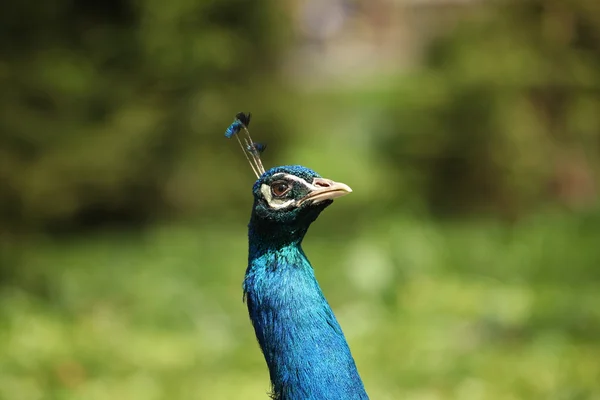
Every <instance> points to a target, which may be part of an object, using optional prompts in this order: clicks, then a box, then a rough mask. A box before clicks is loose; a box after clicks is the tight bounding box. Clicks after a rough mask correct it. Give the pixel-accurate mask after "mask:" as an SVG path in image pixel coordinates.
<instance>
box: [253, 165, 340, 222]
mask: <svg viewBox="0 0 600 400" xmlns="http://www.w3.org/2000/svg"><path fill="white" fill-rule="evenodd" d="M350 192H352V189H350V187H349V186H348V185H346V184H344V183H340V182H334V181H332V180H330V179H324V178H322V177H321V176H320V175H319V174H317V173H316V172H315V171H313V170H311V169H308V168H306V167H303V166H301V165H286V166H282V167H275V168H271V169H270V170H268V171H266V172H265V173H263V174H262V175H261V176H260V177H259V179H258V180H257V181H256V183H255V184H254V188H253V194H254V209H253V217H255V218H257V219H260V220H262V221H264V222H269V223H276V224H284V225H286V226H290V227H293V226H295V225H298V224H300V225H306V227H308V225H309V224H310V223H311V222H312V221H314V220H315V219H316V218H317V217H318V216H319V214H320V213H321V211H323V210H324V209H325V208H326V207H327V206H329V205H330V204H331V203H332V202H333V199H335V198H338V197H342V196H345V195H347V194H348V193H350Z"/></svg>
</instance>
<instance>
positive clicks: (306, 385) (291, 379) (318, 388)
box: [244, 238, 368, 400]
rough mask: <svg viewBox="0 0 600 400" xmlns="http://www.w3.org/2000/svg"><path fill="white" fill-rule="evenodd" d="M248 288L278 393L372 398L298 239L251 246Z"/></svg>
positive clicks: (288, 397) (287, 399) (283, 396)
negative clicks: (274, 245)
mask: <svg viewBox="0 0 600 400" xmlns="http://www.w3.org/2000/svg"><path fill="white" fill-rule="evenodd" d="M250 247H251V248H252V247H253V243H252V238H251V243H250ZM255 247H256V246H255ZM244 294H245V298H246V303H247V306H248V312H249V314H250V319H251V321H252V324H253V326H254V330H255V333H256V337H257V340H258V343H259V345H260V347H261V349H262V352H263V354H264V357H265V360H266V362H267V365H268V367H269V373H270V378H271V384H272V390H273V396H274V398H276V399H280V400H292V399H293V400H297V399H298V400H299V399H339V400H345V399H367V398H368V397H367V394H366V392H365V390H364V387H363V384H362V381H361V379H360V376H359V375H358V372H357V369H356V365H355V363H354V359H353V358H352V355H351V353H350V349H349V347H348V344H347V342H346V339H345V337H344V334H343V332H342V330H341V328H340V325H339V323H338V321H337V320H336V318H335V315H334V314H333V311H332V310H331V307H330V306H329V304H328V303H327V300H326V299H325V297H324V296H323V293H322V291H321V288H320V287H319V284H318V282H317V280H316V279H315V276H314V272H313V269H312V266H311V265H310V263H309V261H308V259H307V258H306V256H305V255H304V252H303V251H302V249H301V247H300V245H299V244H298V243H291V244H288V245H285V246H281V247H279V248H271V249H268V250H265V251H260V252H255V253H252V252H251V255H250V258H249V263H248V269H247V271H246V277H245V280H244Z"/></svg>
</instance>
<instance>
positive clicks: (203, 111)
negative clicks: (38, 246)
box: [0, 0, 286, 231]
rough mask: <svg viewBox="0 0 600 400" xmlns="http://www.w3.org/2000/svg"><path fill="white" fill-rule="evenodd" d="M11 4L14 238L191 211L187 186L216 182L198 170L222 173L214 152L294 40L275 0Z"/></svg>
mask: <svg viewBox="0 0 600 400" xmlns="http://www.w3.org/2000/svg"><path fill="white" fill-rule="evenodd" d="M1 7H2V9H1V10H0V53H1V54H2V56H1V58H0V85H1V86H2V91H0V210H1V214H0V225H1V226H2V227H3V229H4V230H6V229H11V230H26V231H31V230H33V231H35V230H39V229H40V228H41V229H45V228H48V227H50V228H61V229H64V228H66V227H70V226H72V225H73V224H75V225H77V224H94V223H96V222H99V221H102V220H114V221H129V222H135V221H141V220H144V219H147V218H149V217H152V216H153V215H157V214H160V212H161V211H165V210H169V206H171V209H173V207H172V206H174V205H175V206H179V205H180V204H179V203H183V204H184V206H183V207H181V208H183V209H185V205H186V203H185V202H186V199H185V198H184V199H181V198H180V197H185V196H184V195H183V194H182V193H181V192H182V187H183V188H186V186H187V185H189V184H190V181H192V180H194V182H193V185H208V183H209V182H210V184H216V185H219V184H220V182H219V181H215V180H214V179H211V180H208V179H207V176H206V175H207V174H205V175H204V176H202V174H198V172H197V171H198V170H202V169H204V170H209V169H208V168H198V166H199V165H202V164H201V162H202V161H201V160H202V159H206V161H207V162H208V161H212V164H213V165H214V164H215V163H214V156H211V153H214V148H213V147H212V146H211V144H214V143H215V142H216V141H217V140H221V141H222V136H221V135H220V134H219V133H220V132H221V131H223V130H224V127H226V126H227V123H228V122H229V121H230V119H231V118H232V117H233V115H234V114H235V112H237V111H239V110H238V109H237V108H235V107H236V106H239V100H238V98H239V97H242V96H243V95H240V93H244V91H248V90H252V87H253V86H252V85H256V86H261V85H266V86H267V87H266V88H264V87H262V88H261V90H263V91H266V92H268V87H269V86H268V85H269V83H266V84H265V82H264V79H263V78H261V75H263V74H265V72H266V71H269V70H271V69H272V68H274V63H275V61H276V60H277V59H278V55H279V53H280V51H281V49H282V48H283V46H284V45H285V37H286V35H285V30H283V29H281V28H282V26H284V24H285V20H284V17H283V13H281V12H278V8H277V2H274V1H269V0H260V1H258V2H247V1H243V0H225V1H218V2H215V1H199V0H179V1H176V2H173V3H166V2H160V1H154V0H149V1H140V2H135V1H128V0H111V1H107V2H102V1H91V2H83V3H82V2H71V1H53V2H48V3H44V4H37V3H35V2H31V1H25V2H21V3H11V4H8V3H6V4H5V5H3V6H1ZM261 79H263V82H261V81H260V80H261ZM255 81H256V82H255ZM271 82H276V79H274V78H271ZM271 85H273V83H271ZM257 106H258V105H257ZM267 130H268V129H267ZM219 143H220V144H221V143H222V142H219ZM190 149H193V150H194V151H193V152H192V151H190ZM198 160H200V161H198ZM194 169H196V171H194ZM199 175H200V176H199ZM198 182H199V183H198ZM195 197H196V198H203V196H200V195H196V196H195ZM207 197H209V196H207Z"/></svg>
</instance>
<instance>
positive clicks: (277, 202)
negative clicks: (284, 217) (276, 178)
mask: <svg viewBox="0 0 600 400" xmlns="http://www.w3.org/2000/svg"><path fill="white" fill-rule="evenodd" d="M260 192H261V193H262V194H263V196H264V197H265V200H266V201H267V204H269V207H271V208H273V209H275V210H280V209H282V208H286V207H289V206H291V205H292V204H294V203H296V200H294V199H288V200H284V199H276V198H275V199H274V198H273V195H272V194H271V187H270V186H269V185H265V184H264V183H263V184H262V185H261V186H260Z"/></svg>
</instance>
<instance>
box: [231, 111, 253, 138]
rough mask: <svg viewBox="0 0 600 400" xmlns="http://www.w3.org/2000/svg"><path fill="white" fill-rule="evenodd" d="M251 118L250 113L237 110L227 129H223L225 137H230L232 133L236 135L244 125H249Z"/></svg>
mask: <svg viewBox="0 0 600 400" xmlns="http://www.w3.org/2000/svg"><path fill="white" fill-rule="evenodd" d="M251 118H252V113H248V114H245V113H243V112H239V113H237V114H236V116H235V120H234V121H233V122H232V123H231V125H229V127H228V128H227V130H226V131H225V137H226V138H227V139H230V138H231V137H232V136H233V135H237V134H238V133H240V131H241V130H242V129H243V128H244V127H246V128H247V127H248V125H250V119H251Z"/></svg>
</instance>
